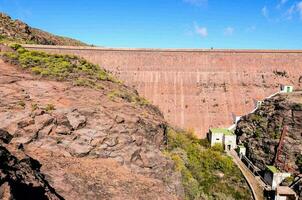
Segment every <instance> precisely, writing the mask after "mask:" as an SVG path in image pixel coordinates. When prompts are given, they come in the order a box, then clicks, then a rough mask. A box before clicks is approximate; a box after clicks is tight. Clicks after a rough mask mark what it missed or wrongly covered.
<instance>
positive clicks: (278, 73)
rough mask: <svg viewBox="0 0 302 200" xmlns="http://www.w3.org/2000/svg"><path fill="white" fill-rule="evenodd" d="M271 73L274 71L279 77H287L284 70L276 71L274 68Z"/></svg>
mask: <svg viewBox="0 0 302 200" xmlns="http://www.w3.org/2000/svg"><path fill="white" fill-rule="evenodd" d="M273 73H274V74H275V75H276V76H281V77H287V78H288V75H287V72H286V71H278V70H274V71H273Z"/></svg>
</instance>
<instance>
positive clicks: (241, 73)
mask: <svg viewBox="0 0 302 200" xmlns="http://www.w3.org/2000/svg"><path fill="white" fill-rule="evenodd" d="M27 47H28V48H31V49H37V50H44V51H48V52H53V53H64V54H75V55H79V56H82V57H84V58H86V59H88V60H89V61H91V62H93V63H97V64H99V65H101V66H103V67H105V68H106V69H108V70H111V71H113V72H114V73H116V74H117V75H118V76H119V77H120V78H121V79H122V80H124V81H125V82H126V83H127V84H128V85H133V86H134V87H135V88H136V89H137V90H138V91H139V92H140V94H141V95H143V96H145V97H146V98H148V99H150V100H151V101H152V102H153V103H154V104H156V105H158V106H159V107H160V108H161V110H162V111H163V112H164V114H165V118H166V119H167V120H168V121H169V122H170V123H172V124H174V125H176V126H180V127H183V128H192V129H195V130H196V131H197V133H198V134H199V136H200V137H204V136H205V134H206V132H207V130H208V128H209V127H213V126H219V127H224V126H229V125H231V124H232V113H234V114H235V115H243V114H245V113H247V112H248V111H250V110H251V109H253V107H254V101H253V99H262V98H264V97H266V96H268V95H270V94H272V93H275V92H276V91H278V89H279V88H278V87H279V84H280V83H283V84H291V85H294V86H295V88H296V89H297V88H299V89H301V86H302V78H300V77H301V76H302V51H295V50H282V51H273V50H190V49H187V50H185V49H179V50H173V49H170V50H161V49H110V48H92V47H54V46H53V47H50V46H27ZM274 71H278V72H284V71H285V72H286V76H282V75H281V74H280V73H276V72H275V73H274ZM299 79H300V82H299Z"/></svg>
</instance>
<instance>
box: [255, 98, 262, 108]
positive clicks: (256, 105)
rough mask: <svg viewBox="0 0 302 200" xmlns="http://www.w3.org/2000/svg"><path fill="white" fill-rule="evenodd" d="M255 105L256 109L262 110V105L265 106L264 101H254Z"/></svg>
mask: <svg viewBox="0 0 302 200" xmlns="http://www.w3.org/2000/svg"><path fill="white" fill-rule="evenodd" d="M254 103H255V108H260V107H261V105H262V104H263V101H260V100H256V99H254Z"/></svg>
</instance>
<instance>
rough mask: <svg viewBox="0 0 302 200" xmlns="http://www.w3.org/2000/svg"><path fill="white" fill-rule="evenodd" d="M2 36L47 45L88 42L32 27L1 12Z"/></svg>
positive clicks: (0, 29) (80, 44)
mask: <svg viewBox="0 0 302 200" xmlns="http://www.w3.org/2000/svg"><path fill="white" fill-rule="evenodd" d="M0 36H1V39H2V37H4V38H7V39H13V40H16V41H17V42H24V43H35V44H45V45H75V46H84V45H86V44H84V43H82V42H80V41H77V40H74V39H70V38H65V37H60V36H56V35H53V34H50V33H47V32H45V31H41V30H39V29H35V28H32V27H30V26H28V25H27V24H25V23H24V22H22V21H20V20H12V19H11V18H10V17H9V16H8V15H6V14H4V13H0Z"/></svg>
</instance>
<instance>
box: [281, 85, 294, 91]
mask: <svg viewBox="0 0 302 200" xmlns="http://www.w3.org/2000/svg"><path fill="white" fill-rule="evenodd" d="M293 91H294V87H293V86H291V85H280V92H283V93H291V92H293Z"/></svg>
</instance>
